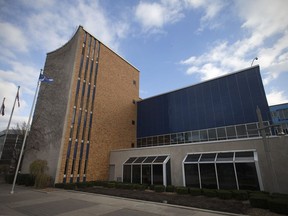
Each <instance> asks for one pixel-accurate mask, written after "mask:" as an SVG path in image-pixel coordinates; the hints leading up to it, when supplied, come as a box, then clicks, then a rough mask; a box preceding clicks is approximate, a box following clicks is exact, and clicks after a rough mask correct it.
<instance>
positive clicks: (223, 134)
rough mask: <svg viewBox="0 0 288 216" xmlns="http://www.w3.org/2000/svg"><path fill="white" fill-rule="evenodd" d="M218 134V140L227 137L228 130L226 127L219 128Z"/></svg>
mask: <svg viewBox="0 0 288 216" xmlns="http://www.w3.org/2000/svg"><path fill="white" fill-rule="evenodd" d="M217 135H218V140H223V139H226V138H227V137H226V131H225V128H217Z"/></svg>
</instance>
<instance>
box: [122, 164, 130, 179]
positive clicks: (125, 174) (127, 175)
mask: <svg viewBox="0 0 288 216" xmlns="http://www.w3.org/2000/svg"><path fill="white" fill-rule="evenodd" d="M123 182H128V183H131V165H124V167H123Z"/></svg>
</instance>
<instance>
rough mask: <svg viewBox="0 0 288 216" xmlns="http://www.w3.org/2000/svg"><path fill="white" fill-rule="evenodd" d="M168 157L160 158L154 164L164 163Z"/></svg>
mask: <svg viewBox="0 0 288 216" xmlns="http://www.w3.org/2000/svg"><path fill="white" fill-rule="evenodd" d="M166 158H167V156H158V157H157V158H156V159H155V160H154V161H153V163H163V162H164V161H165V160H166Z"/></svg>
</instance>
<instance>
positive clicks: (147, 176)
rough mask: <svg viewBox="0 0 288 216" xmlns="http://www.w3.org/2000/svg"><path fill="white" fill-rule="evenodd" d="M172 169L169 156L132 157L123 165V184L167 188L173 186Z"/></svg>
mask: <svg viewBox="0 0 288 216" xmlns="http://www.w3.org/2000/svg"><path fill="white" fill-rule="evenodd" d="M170 169H171V168H170V158H169V156H167V155H159V156H143V157H131V158H128V159H127V160H126V162H125V163H124V164H123V182H130V183H138V184H164V185H165V186H166V185H167V184H171V170H170ZM164 170H165V172H164Z"/></svg>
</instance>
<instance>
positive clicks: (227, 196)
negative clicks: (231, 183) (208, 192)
mask: <svg viewBox="0 0 288 216" xmlns="http://www.w3.org/2000/svg"><path fill="white" fill-rule="evenodd" d="M217 196H218V197H219V198H220V199H231V198H232V192H231V191H228V190H218V191H217Z"/></svg>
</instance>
